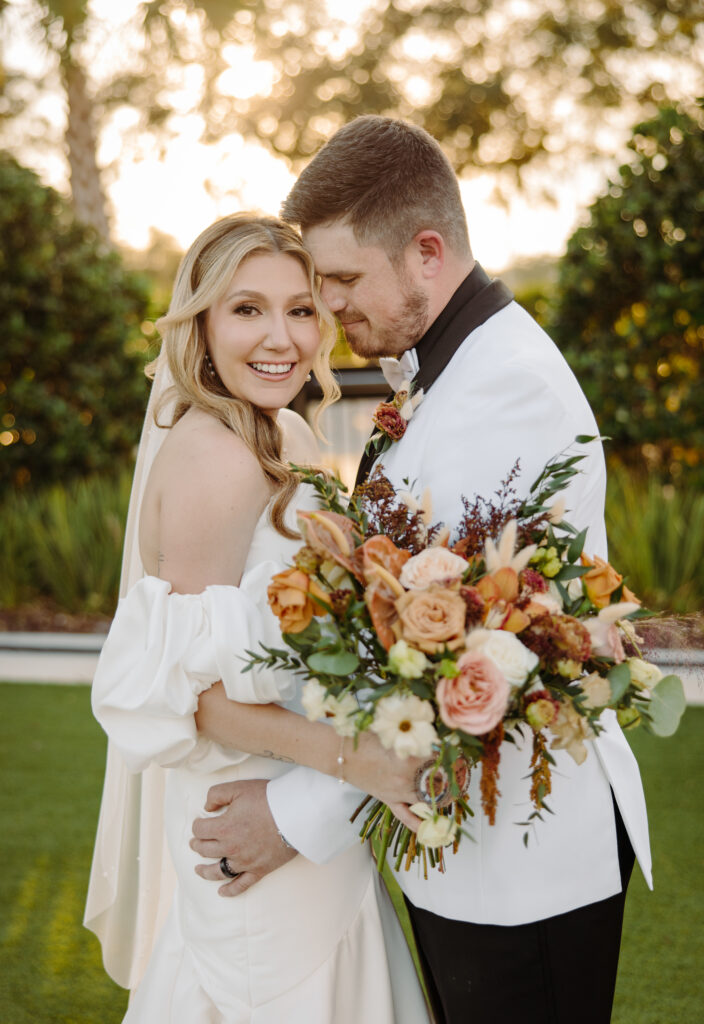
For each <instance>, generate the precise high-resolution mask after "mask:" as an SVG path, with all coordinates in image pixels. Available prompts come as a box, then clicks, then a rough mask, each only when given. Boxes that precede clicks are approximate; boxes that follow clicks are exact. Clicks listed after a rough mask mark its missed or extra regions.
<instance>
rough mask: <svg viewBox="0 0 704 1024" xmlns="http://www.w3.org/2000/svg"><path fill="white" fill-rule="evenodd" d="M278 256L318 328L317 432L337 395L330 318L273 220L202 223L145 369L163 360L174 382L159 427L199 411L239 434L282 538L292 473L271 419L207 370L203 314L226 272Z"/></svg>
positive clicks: (288, 231)
mask: <svg viewBox="0 0 704 1024" xmlns="http://www.w3.org/2000/svg"><path fill="white" fill-rule="evenodd" d="M276 253H282V254H285V255H287V256H292V257H293V258H294V259H297V260H298V261H299V263H300V264H301V266H302V267H303V269H304V271H305V272H306V275H307V277H308V280H309V282H310V287H311V294H312V296H313V304H314V307H315V311H316V314H317V318H318V323H319V325H320V347H319V349H318V351H317V353H316V356H315V360H314V362H313V370H314V372H315V376H316V377H317V379H318V382H319V384H320V386H321V388H322V391H323V397H322V400H321V401H320V403H319V405H318V408H317V409H316V412H315V417H314V424H315V427H316V430H317V425H318V420H319V417H320V414H321V413H322V411H323V410H324V409H325V408H327V406H329V405H330V404H331V403H332V402H334V401H335V400H336V399H337V398H338V397H339V394H340V390H339V388H338V386H337V384H336V382H335V378H334V377H333V375H332V372H331V370H330V365H329V356H330V352H331V350H332V347H333V345H334V344H335V338H336V327H335V320H334V318H333V316H332V314H331V313H330V311H329V310H328V309H327V307H326V306H324V305H323V303H322V300H321V298H320V291H319V288H318V280H317V277H316V274H315V268H314V266H313V260H312V258H311V256H310V253H309V252H308V251H307V250H306V249H305V248H304V247H303V243H302V241H301V239H300V236H299V235H298V234H297V233H296V231H295V230H294V229H293V228H292V227H291V226H290V225H288V224H285V223H284V222H283V221H280V220H278V219H277V218H276V217H264V216H258V215H257V214H252V213H235V214H232V215H231V216H229V217H224V218H223V219H222V220H218V221H216V222H215V223H214V224H211V225H210V227H209V228H206V229H205V231H203V232H202V233H201V234H200V235H199V236H198V238H196V240H195V242H194V243H193V244H192V245H191V247H190V249H189V250H188V252H187V253H186V255H185V256H184V257H183V259H182V260H181V264H180V266H179V268H178V272H177V274H176V280H175V282H174V289H173V294H172V298H171V304H170V305H169V309H168V312H167V313H166V315H165V316H163V317H161V319H160V320H157V323H156V326H157V329H158V330H159V332H160V333H161V335H162V339H163V340H162V347H161V352H160V354H159V356H158V357H157V359H155V360H154V361H153V362H152V363H150V364H149V366H148V367H147V375H148V376H150V377H153V376H154V374H155V373H156V369H157V366H158V365H159V364H160V363H161V362H163V361H164V360H165V361H166V363H167V364H168V367H169V370H170V372H171V377H172V380H173V386H172V387H171V388H169V389H168V390H167V391H166V393H165V394H164V395H163V397H162V399H161V401H160V402H159V404H158V405H157V408H156V410H155V414H154V418H155V421H156V422H157V424H158V425H159V426H168V427H173V426H174V424H175V423H177V422H178V420H179V419H180V418H181V417H182V416H183V415H184V414H185V413H186V412H187V411H188V409H190V408H193V407H195V408H197V409H202V410H203V411H204V412H206V413H209V414H210V415H211V416H214V417H215V418H216V419H218V420H220V422H221V423H224V424H225V426H226V427H229V428H230V430H232V431H233V433H235V434H237V436H238V437H241V438H242V440H243V441H244V443H245V444H246V445H247V447H248V448H249V449H250V451H251V452H252V453H253V454H254V455H255V456H256V458H257V460H258V461H259V464H260V466H261V467H262V470H263V472H264V474H265V476H266V477H267V479H268V480H269V481H270V482H271V483H272V484H273V487H274V494H275V497H274V501H273V504H272V508H271V522H272V525H273V526H274V527H275V529H276V530H278V532H279V533H281V534H283V536H285V537H297V536H298V534H296V533H294V532H293V531H292V530H290V529H289V527H288V526H286V524H285V522H284V514H285V512H286V507H287V506H288V504H289V502H290V501H291V498H292V497H293V495H294V493H295V490H296V487H297V484H298V478H297V476H296V474H295V473H293V472H292V470H291V469H290V467H289V466H288V464H287V463H286V462H284V460H283V458H282V440H283V438H282V434H281V429H280V427H279V426H278V424H277V423H276V420H275V419H273V418H272V417H271V416H269V415H268V414H267V413H265V412H264V411H263V410H262V409H260V408H259V407H258V406H255V405H253V404H252V403H251V402H248V401H246V400H245V399H243V398H238V397H237V395H232V394H230V392H229V391H228V390H227V388H226V387H225V385H224V384H223V383H222V381H221V380H220V379H219V377H218V376H217V374H215V375H213V374H212V373H210V372H209V369H208V363H207V357H208V348H207V337H206V329H205V324H206V314H207V311H208V309H210V307H211V306H212V305H214V303H216V302H218V300H220V299H221V298H223V297H224V295H225V293H226V290H227V288H228V287H229V285H230V282H231V281H232V277H233V275H234V274H235V272H236V271H237V269H238V267H239V266H240V265H241V264H242V262H243V261H244V260H246V259H248V258H249V257H250V256H257V255H267V254H276ZM174 393H175V397H176V405H175V410H174V415H173V418H172V421H171V423H169V424H161V423H159V413H160V411H161V410H162V409H163V407H164V406H165V405H166V404H167V403H168V402H170V401H172V400H173V398H174Z"/></svg>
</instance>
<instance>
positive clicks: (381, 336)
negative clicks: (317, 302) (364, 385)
mask: <svg viewBox="0 0 704 1024" xmlns="http://www.w3.org/2000/svg"><path fill="white" fill-rule="evenodd" d="M400 301H401V311H400V312H399V313H397V314H396V315H395V316H392V315H389V316H387V317H386V318H385V319H384V320H382V319H381V318H380V317H375V318H374V319H373V320H370V319H369V318H368V317H366V316H364V315H363V314H362V313H360V312H358V311H357V310H355V309H353V308H346V309H344V310H343V311H342V312H341V313H340V314H339V316H340V319H341V321H342V323H343V326H344V325H345V323H348V324H350V327H349V328H345V334H346V337H347V342H348V344H349V346H350V348H351V349H352V351H353V352H354V353H355V355H358V356H362V357H363V358H364V359H372V358H373V357H375V356H395V355H399V354H400V353H401V352H405V351H406V350H407V349H409V348H413V346H414V345H415V344H416V342H418V341H419V340H420V339H421V338H422V337H423V335H424V334H425V332H426V330H427V329H428V327H429V323H428V298H427V296H426V295H425V294H424V293H423V292H422V291H421V290H420V289H419V288H413V287H408V289H407V290H404V291H403V292H402V293H401V296H400ZM355 321H360V322H359V323H355Z"/></svg>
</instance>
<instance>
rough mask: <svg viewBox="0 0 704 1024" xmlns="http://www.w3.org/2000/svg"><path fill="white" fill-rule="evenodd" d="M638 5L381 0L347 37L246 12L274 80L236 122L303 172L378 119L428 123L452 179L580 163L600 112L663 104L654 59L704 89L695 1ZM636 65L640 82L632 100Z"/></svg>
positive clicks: (310, 17)
mask: <svg viewBox="0 0 704 1024" xmlns="http://www.w3.org/2000/svg"><path fill="white" fill-rule="evenodd" d="M165 6H166V5H163V4H162V5H160V8H161V9H162V10H164V8H165ZM195 6H197V7H205V6H206V5H205V4H195ZM348 6H352V7H353V6H354V5H348ZM637 6H638V17H637V18H636V17H634V13H633V5H632V4H631V3H629V2H627V0H626V2H624V0H608V2H605V3H600V4H598V5H589V4H586V3H582V2H580V3H569V4H564V3H563V4H552V3H545V2H542V0H540V2H532V3H526V4H516V3H514V2H513V0H465V2H456V0H454V2H448V0H446V2H440V3H427V2H423V0H384V2H381V0H379V2H377V3H371V4H369V5H364V10H362V11H359V12H357V13H358V17H357V19H355V21H354V22H353V25H352V26H350V25H349V19H348V23H347V24H342V23H341V22H340V21H338V22H337V23H336V22H335V20H334V19H331V17H330V14H329V12H328V10H327V7H326V5H323V4H315V3H309V4H297V5H291V11H290V14H289V16H288V17H287V11H286V5H284V7H283V8H282V7H281V5H280V3H278V2H277V0H260V2H258V3H257V4H256V14H254V12H252V13H250V11H247V10H246V8H245V9H244V10H243V9H240V10H238V11H237V13H236V14H235V16H234V18H233V20H232V22H231V23H230V25H229V29H230V31H236V32H237V37H238V38H239V40H240V41H242V42H245V41H250V40H251V42H252V44H253V45H255V46H257V47H258V48H259V52H260V54H261V56H262V57H263V58H264V59H266V60H268V61H270V62H271V63H273V65H274V67H275V68H276V69H277V71H279V76H278V79H276V80H275V83H274V86H273V88H272V91H271V93H270V94H265V93H262V94H257V95H255V96H253V97H252V99H251V100H249V101H248V102H240V103H237V102H236V103H235V109H236V110H237V111H238V112H240V113H241V123H243V124H244V126H245V128H246V129H247V130H249V131H250V132H252V133H253V134H255V135H258V136H259V137H260V138H261V139H262V140H263V141H264V142H265V144H267V145H269V146H270V147H271V148H272V149H273V150H274V152H276V153H280V154H282V155H284V156H286V157H288V158H289V159H291V160H292V161H294V162H301V161H307V160H308V159H309V158H310V156H312V154H313V153H315V152H316V151H317V149H318V148H319V147H320V145H321V144H322V143H323V142H324V141H325V139H326V138H327V137H328V136H329V135H330V134H332V132H333V131H334V130H335V129H336V128H337V127H339V126H340V125H342V124H344V123H345V122H347V121H349V120H350V119H351V118H352V117H354V116H357V115H359V114H373V113H378V114H392V115H396V116H401V117H406V118H408V119H410V120H413V121H414V122H416V123H417V124H421V125H422V126H423V127H424V128H426V129H427V130H428V131H429V132H430V133H431V134H432V135H434V136H435V138H437V139H439V140H440V141H442V142H443V144H444V146H445V147H446V149H447V152H448V154H449V155H450V158H451V159H452V161H453V163H454V165H455V167H456V168H457V170H458V171H463V170H465V169H469V170H472V171H473V170H475V169H476V168H477V167H491V168H493V169H495V170H498V171H501V172H506V171H507V170H509V169H511V170H513V171H514V172H518V174H520V171H521V169H522V168H523V167H525V166H527V165H528V164H530V163H531V161H533V160H535V158H536V157H537V158H538V160H541V159H543V160H544V158H545V156H546V155H548V158H549V156H550V154H551V153H552V154H554V153H560V152H562V151H563V150H564V148H565V147H567V148H568V149H569V151H570V155H571V157H572V158H573V159H579V158H580V156H582V157H584V156H586V157H587V158H589V157H593V155H594V152H595V148H596V146H597V145H598V139H597V138H596V137H595V133H594V132H593V131H590V130H589V128H590V126H591V125H592V124H593V123H594V121H595V119H596V117H598V112H600V111H603V110H604V108H607V109H610V110H611V111H615V110H618V109H619V108H620V110H621V119H622V120H623V117H624V116H625V110H626V104H625V103H624V97H625V96H627V97H628V103H629V105H630V104H633V103H635V104H636V105H637V106H638V108H639V109H640V110H641V111H643V112H644V116H645V111H648V110H651V111H652V109H653V106H652V104H653V101H655V102H663V101H664V100H665V90H664V88H663V86H662V85H661V84H659V83H658V81H657V75H658V73H659V71H660V69H659V68H658V65H657V62H656V61H655V60H654V59H653V57H654V54H656V53H657V54H658V56H660V55H662V54H668V55H671V59H672V60H673V61H675V60H676V61H677V63H678V66H680V67H685V66H686V67H687V68H688V69H691V71H690V73H691V75H692V78H691V79H690V81H691V82H693V83H699V84H695V85H694V86H693V88H695V89H697V88H702V86H703V85H704V78H703V77H702V73H701V66H699V65H698V62H697V57H696V56H695V51H694V42H695V40H696V38H697V32H698V22H700V21H701V14H702V5H701V0H666V2H663V0H640V2H639V4H638V5H637ZM331 43H332V44H333V45H331ZM333 46H334V51H335V52H334V53H333V52H331V50H332V49H333ZM675 54H676V56H675ZM634 63H637V64H638V65H639V67H640V68H642V69H643V70H645V72H646V73H645V74H644V75H643V81H644V83H645V84H644V86H643V87H642V89H641V90H640V91H639V92H638V93H636V94H634V90H633V77H632V73H631V69H632V67H633V64H634ZM648 71H650V76H648V74H647V72H648ZM210 106H211V109H210V110H208V111H205V112H204V115H205V116H206V118H207V122H208V124H209V126H210V124H213V129H214V131H215V132H217V131H218V127H219V125H218V119H220V122H221V124H222V123H225V124H226V123H227V122H226V121H225V122H223V120H222V114H221V113H220V112H219V110H218V109H217V107H216V106H215V105H214V104H211V105H210ZM561 110H562V111H565V113H561V112H560V111H561ZM568 121H569V123H568ZM576 125H579V126H580V129H581V130H579V129H578V130H575V126H576ZM220 131H222V128H220Z"/></svg>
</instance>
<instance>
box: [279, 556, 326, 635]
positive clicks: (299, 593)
mask: <svg viewBox="0 0 704 1024" xmlns="http://www.w3.org/2000/svg"><path fill="white" fill-rule="evenodd" d="M311 595H314V596H315V597H320V598H322V599H323V600H324V601H328V600H329V595H328V594H326V593H325V592H324V591H323V590H321V588H320V587H319V586H318V584H317V583H316V582H315V580H312V579H311V578H310V577H309V576H306V574H305V573H304V572H301V570H300V569H296V568H293V569H286V570H285V571H284V572H279V573H277V574H276V576H274V577H273V578H272V580H271V583H270V584H269V587H268V589H267V596H268V598H269V606H270V608H271V610H272V612H273V613H274V615H276V617H277V618H278V620H279V623H280V626H281V632H282V633H302V632H303V630H304V629H305V628H306V627H307V626H309V625H310V621H311V619H312V618H313V616H314V615H325V614H326V613H325V610H324V609H323V608H321V607H320V605H318V604H316V603H315V602H314V601H313V600H311Z"/></svg>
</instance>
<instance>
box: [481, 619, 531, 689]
mask: <svg viewBox="0 0 704 1024" xmlns="http://www.w3.org/2000/svg"><path fill="white" fill-rule="evenodd" d="M465 647H466V649H467V650H468V651H480V652H481V653H482V654H484V655H486V657H487V658H491V660H492V661H493V662H494V664H495V665H496V666H497V667H498V668H499V670H500V671H501V672H502V673H503V675H504V676H505V677H506V680H507V681H508V684H509V686H522V685H523V683H525V681H526V679H527V678H528V676H529V675H530V673H531V672H532V671H533V669H534V668H535V667H536V665H537V664H538V661H539V659H538V655H537V654H534V652H533V651H529V650H528V648H527V647H526V646H525V645H524V644H522V643H521V641H520V640H519V639H518V637H517V636H516V635H515V633H508V632H507V631H506V630H504V629H473V630H472V631H471V633H468V634H467V637H466V639H465Z"/></svg>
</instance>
